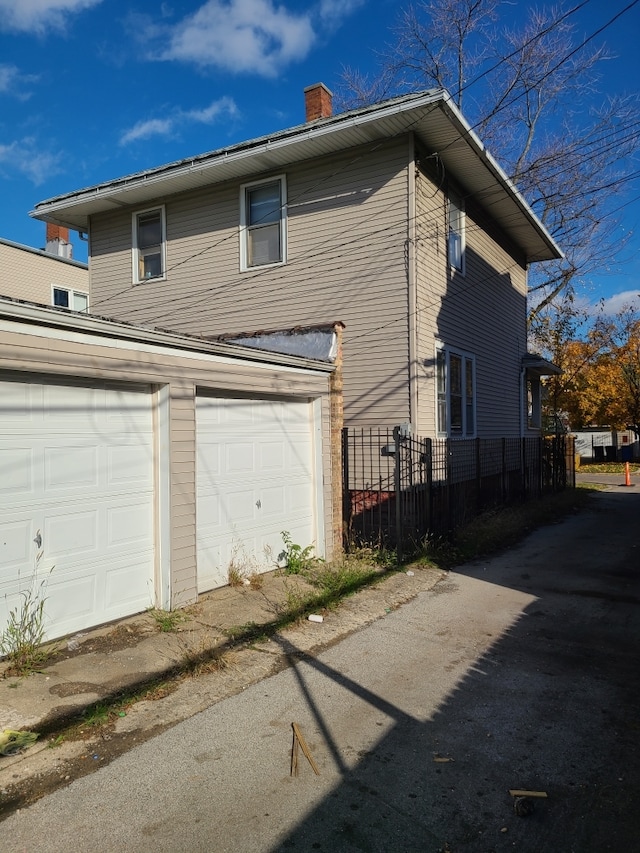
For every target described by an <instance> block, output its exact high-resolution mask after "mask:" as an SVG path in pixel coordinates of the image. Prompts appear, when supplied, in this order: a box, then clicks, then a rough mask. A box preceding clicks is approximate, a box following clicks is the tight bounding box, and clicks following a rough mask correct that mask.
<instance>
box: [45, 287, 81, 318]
mask: <svg viewBox="0 0 640 853" xmlns="http://www.w3.org/2000/svg"><path fill="white" fill-rule="evenodd" d="M51 302H52V304H53V305H55V306H56V307H57V308H70V309H71V310H72V311H83V312H84V313H85V314H86V313H88V311H89V294H88V293H83V292H82V291H81V290H71V289H70V288H68V287H57V286H56V285H54V286H53V287H52V292H51Z"/></svg>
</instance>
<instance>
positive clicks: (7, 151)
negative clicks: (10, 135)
mask: <svg viewBox="0 0 640 853" xmlns="http://www.w3.org/2000/svg"><path fill="white" fill-rule="evenodd" d="M61 162H62V156H61V155H56V154H52V153H50V152H47V151H44V150H43V149H42V148H41V146H40V145H39V143H37V142H36V140H35V139H33V137H27V138H25V139H21V140H19V141H15V142H12V143H11V144H10V145H0V167H5V171H6V170H7V169H8V170H9V171H10V172H11V171H13V172H18V173H20V174H22V175H25V176H26V177H27V178H28V179H29V180H30V181H31V182H32V183H34V184H35V185H36V186H39V185H40V184H43V183H44V182H45V181H47V180H48V179H49V178H51V177H52V176H53V175H57V174H59V173H60V172H62V168H61Z"/></svg>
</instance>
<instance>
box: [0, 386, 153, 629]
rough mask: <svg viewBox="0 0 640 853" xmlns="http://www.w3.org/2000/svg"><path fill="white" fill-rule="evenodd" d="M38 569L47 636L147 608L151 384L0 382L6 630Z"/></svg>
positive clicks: (0, 614)
mask: <svg viewBox="0 0 640 853" xmlns="http://www.w3.org/2000/svg"><path fill="white" fill-rule="evenodd" d="M39 554H40V555H41V556H40V557H38V555H39ZM36 567H37V579H36V586H37V587H38V588H39V587H40V584H41V583H42V582H43V581H44V582H45V586H44V587H43V590H44V592H43V595H44V597H45V599H46V603H45V613H46V617H47V634H48V636H49V638H53V637H59V636H63V635H64V634H67V633H70V632H72V631H79V630H82V629H83V628H88V627H90V626H94V625H98V624H100V623H103V622H107V621H109V620H112V619H117V618H121V617H123V616H127V615H130V614H132V613H137V612H140V611H141V610H144V609H145V608H146V607H148V606H149V605H151V604H152V603H153V601H154V596H153V424H152V414H151V396H150V394H149V392H148V389H146V390H130V389H127V390H121V389H119V388H116V387H106V386H105V387H95V386H94V387H84V386H81V385H77V386H69V385H58V384H53V383H50V382H44V381H43V382H42V383H41V384H37V383H31V382H21V381H0V625H2V626H3V627H4V625H5V624H6V620H7V615H8V613H9V611H10V610H11V609H13V608H14V607H16V605H17V606H19V605H20V603H21V601H22V598H21V596H20V593H24V592H26V591H27V590H28V589H29V588H30V585H31V584H32V582H33V579H34V572H35V569H36Z"/></svg>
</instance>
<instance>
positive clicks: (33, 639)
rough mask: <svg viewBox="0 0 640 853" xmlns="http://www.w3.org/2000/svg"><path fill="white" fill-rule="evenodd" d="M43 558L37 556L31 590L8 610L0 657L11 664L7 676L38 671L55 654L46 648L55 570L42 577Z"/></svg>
mask: <svg viewBox="0 0 640 853" xmlns="http://www.w3.org/2000/svg"><path fill="white" fill-rule="evenodd" d="M39 533H40V531H38V536H39ZM37 538H38V537H37ZM43 556H44V551H42V550H40V551H38V553H37V554H36V559H35V565H34V569H33V574H32V576H31V579H30V582H29V587H28V588H27V589H26V590H22V591H21V592H20V593H19V598H20V602H19V603H18V604H17V605H16V606H15V607H14V608H13V609H12V610H10V611H9V618H8V620H7V624H6V626H5V628H4V629H3V630H2V632H1V633H0V655H1V656H2V657H5V658H6V659H7V660H8V661H9V668H8V670H7V674H8V675H30V674H31V673H33V672H38V671H39V670H40V669H41V668H42V666H43V665H44V664H45V663H46V661H47V660H48V659H49V658H50V657H51V655H53V654H54V653H55V646H53V645H48V646H45V645H44V641H45V636H46V627H45V603H46V600H47V597H46V587H47V581H48V579H49V575H50V574H51V572H52V571H53V567H51V569H49V571H48V572H47V574H46V575H45V577H40V572H39V570H40V563H41V561H42V558H43Z"/></svg>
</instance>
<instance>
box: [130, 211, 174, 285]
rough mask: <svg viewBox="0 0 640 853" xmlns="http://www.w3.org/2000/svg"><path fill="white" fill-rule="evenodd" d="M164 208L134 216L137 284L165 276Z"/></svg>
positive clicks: (135, 276) (135, 275)
mask: <svg viewBox="0 0 640 853" xmlns="http://www.w3.org/2000/svg"><path fill="white" fill-rule="evenodd" d="M165 245H166V238H165V216H164V207H156V208H154V209H153V210H142V211H140V212H139V213H134V214H133V280H134V282H136V283H139V282H142V281H149V279H153V278H164V274H165Z"/></svg>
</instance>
